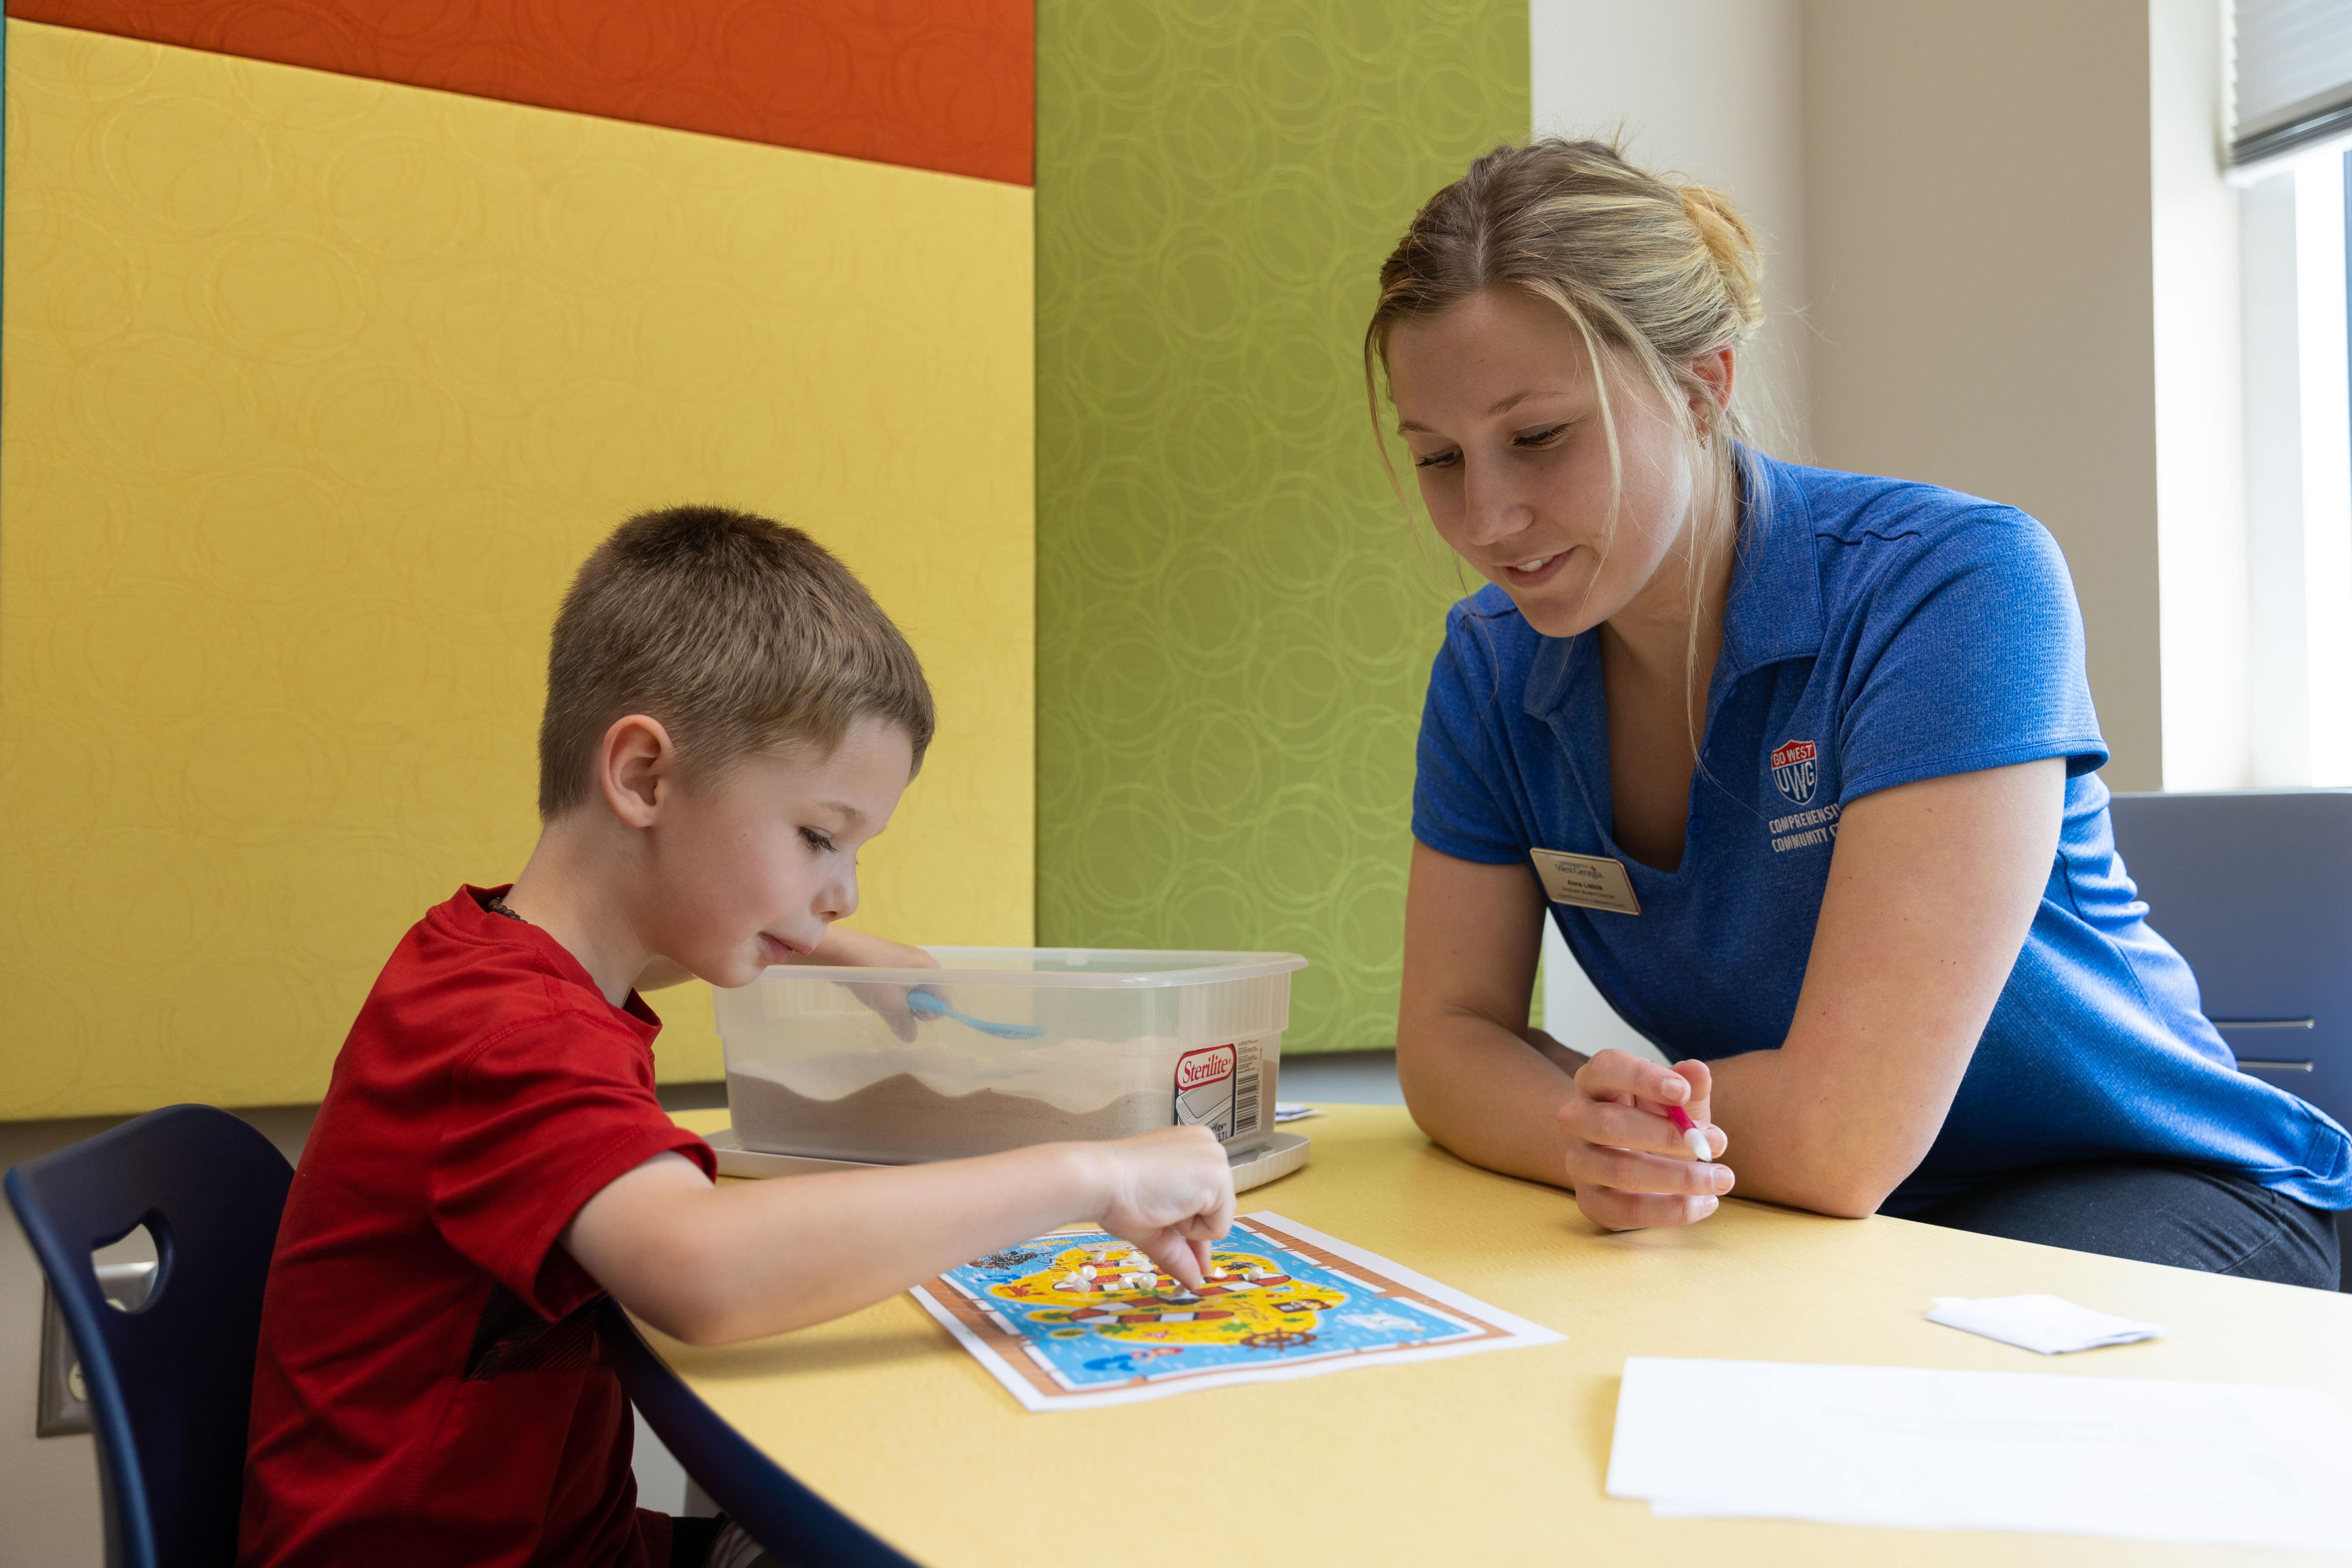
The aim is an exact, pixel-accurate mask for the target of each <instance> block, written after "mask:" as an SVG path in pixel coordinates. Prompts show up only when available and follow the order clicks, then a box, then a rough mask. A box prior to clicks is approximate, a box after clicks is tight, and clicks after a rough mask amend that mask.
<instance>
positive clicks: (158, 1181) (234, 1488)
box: [5, 1105, 294, 1568]
mask: <svg viewBox="0 0 2352 1568" xmlns="http://www.w3.org/2000/svg"><path fill="white" fill-rule="evenodd" d="M293 1175H294V1172H293V1168H292V1167H291V1166H289V1165H288V1164H287V1163H286V1157H285V1156H284V1155H283V1154H280V1153H279V1152H278V1150H277V1147H276V1146H275V1145H274V1144H272V1143H271V1142H269V1140H268V1139H267V1138H265V1137H263V1136H262V1135H261V1134H260V1133H259V1132H257V1131H255V1130H254V1129H253V1128H252V1127H251V1126H249V1125H247V1123H246V1122H244V1121H239V1120H238V1119H237V1118H236V1117H234V1116H232V1115H230V1114H229V1113H228V1112H226V1111H225V1110H214V1109H213V1108H212V1107H210V1106H205V1105H173V1106H168V1107H166V1108H165V1109H163V1110H154V1111H150V1112H148V1113H147V1114H146V1115H144V1116H141V1117H138V1118H135V1119H133V1120H132V1121H126V1122H124V1123H122V1124H121V1126H119V1127H114V1128H110V1129H109V1130H108V1131H104V1132H101V1133H100V1134H98V1135H97V1136H96V1137H94V1138H88V1139H84V1140H83V1141H82V1142H79V1143H76V1144H73V1145H71V1146H70V1147H68V1148H64V1149H60V1150H58V1151H57V1152H54V1153H51V1154H46V1155H43V1156H42V1157H40V1158H39V1159H35V1160H27V1161H26V1162H25V1163H23V1164H21V1165H18V1166H16V1167H15V1168H14V1169H12V1170H10V1171H9V1172H8V1173H7V1178H6V1182H5V1186H6V1190H7V1194H8V1203H9V1206H10V1207H12V1208H13V1209H15V1210H16V1219H17V1222H18V1223H19V1224H20V1225H22V1226H24V1228H25V1235H26V1237H27V1238H28V1239H29V1240H30V1241H31V1243H32V1246H33V1253H34V1256H35V1257H36V1258H38V1259H39V1260H40V1265H41V1268H42V1271H43V1272H44V1273H46V1274H47V1276H48V1279H49V1288H50V1289H51V1290H53V1291H54V1292H55V1293H56V1295H57V1299H58V1310H59V1311H60V1313H61V1314H62V1315H63V1317H64V1319H65V1321H66V1326H67V1328H68V1330H69V1331H71V1333H72V1335H73V1342H74V1350H75V1352H76V1353H77V1354H78V1355H79V1357H80V1360H81V1370H82V1379H83V1382H84V1384H86V1385H87V1387H88V1389H89V1409H90V1421H91V1425H92V1426H93V1427H94V1428H95V1429H96V1433H97V1437H98V1471H99V1485H100V1491H101V1493H102V1495H103V1499H104V1504H105V1510H106V1560H107V1563H109V1565H110V1568H199V1565H203V1568H211V1565H214V1564H218V1565H219V1568H230V1565H231V1564H233V1563H235V1561H236V1527H237V1505H238V1501H239V1499H240V1497H241V1495H242V1492H243V1483H244V1475H245V1446H246V1422H247V1415H249V1413H250V1411H251V1407H252V1399H253V1365H254V1355H255V1351H256V1347H257V1344H258V1342H259V1340H260V1333H261V1297H262V1289H263V1287H264V1286H265V1285H266V1284H267V1282H268V1277H269V1258H270V1253H271V1251H272V1250H273V1249H274V1248H275V1247H276V1245H277V1240H278V1218H279V1216H280V1215H282V1214H283V1213H284V1211H285V1207H286V1193H287V1189H288V1187H289V1185H290V1184H291V1183H292V1181H293ZM142 1225H143V1226H146V1227H147V1228H148V1229H149V1230H150V1231H151V1232H152V1234H153V1236H154V1238H155V1252H156V1268H155V1277H154V1280H153V1283H152V1285H151V1286H150V1287H149V1288H148V1291H147V1296H146V1300H144V1301H143V1302H142V1303H141V1304H140V1305H139V1307H138V1308H137V1309H136V1310H123V1309H122V1308H121V1307H118V1306H115V1305H113V1304H112V1303H110V1302H109V1300H107V1298H106V1295H105V1292H104V1291H103V1290H102V1289H101V1288H100V1282H99V1278H98V1272H97V1269H96V1268H95V1267H94V1265H93V1263H92V1261H91V1258H90V1254H91V1253H92V1252H93V1251H95V1250H96V1249H97V1248H99V1247H105V1246H109V1245H110V1244H112V1243H114V1242H116V1241H120V1240H121V1239H122V1238H123V1237H126V1236H129V1235H130V1234H131V1232H132V1231H134V1230H136V1229H138V1228H139V1227H140V1226H142Z"/></svg>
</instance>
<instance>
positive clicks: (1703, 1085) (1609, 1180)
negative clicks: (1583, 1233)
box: [1559, 1047, 1732, 1230]
mask: <svg viewBox="0 0 2352 1568" xmlns="http://www.w3.org/2000/svg"><path fill="white" fill-rule="evenodd" d="M1575 1081H1576V1092H1575V1093H1574V1094H1572V1095H1571V1096H1570V1098H1569V1099H1568V1100H1567V1102H1566V1103H1564V1104H1563V1105H1561V1106H1560V1108H1559V1124H1560V1129H1561V1131H1564V1132H1566V1133H1567V1134H1568V1184H1569V1185H1570V1186H1571V1187H1573V1188H1574V1189H1575V1190H1576V1206H1577V1207H1578V1208H1580V1209H1582V1210H1583V1211H1584V1214H1585V1217H1587V1218H1588V1219H1591V1221H1592V1222H1593V1223H1594V1224H1596V1225H1602V1226H1608V1227H1609V1228H1610V1229H1611V1230H1635V1229H1639V1228H1642V1227H1643V1226H1660V1225H1695V1224H1696V1223H1697V1222H1698V1221H1700V1220H1703V1219H1705V1218H1706V1216H1707V1215H1711V1214H1713V1213H1714V1212H1715V1211H1716V1208H1717V1205H1718V1204H1719V1202H1720V1200H1721V1198H1722V1194H1725V1193H1727V1192H1729V1191H1730V1190H1731V1184H1732V1174H1731V1167H1730V1166H1728V1165H1723V1164H1717V1163H1711V1162H1710V1163H1700V1162H1699V1161H1697V1160H1696V1159H1694V1158H1693V1157H1692V1155H1691V1151H1690V1149H1689V1148H1688V1147H1687V1146H1686V1145H1685V1142H1684V1141H1683V1134H1682V1130H1681V1129H1680V1128H1678V1127H1676V1126H1675V1123H1674V1120H1673V1118H1672V1117H1671V1116H1670V1115H1669V1113H1668V1108H1669V1107H1673V1106H1679V1107H1681V1108H1682V1111H1683V1114H1685V1116H1687V1117H1689V1118H1690V1120H1691V1121H1693V1122H1694V1123H1695V1124H1696V1126H1697V1127H1698V1128H1699V1130H1700V1131H1702V1132H1704V1133H1705V1134H1706V1141H1707V1147H1708V1148H1709V1149H1710V1150H1711V1151H1712V1152H1713V1155H1714V1159H1715V1160H1718V1161H1719V1160H1721V1159H1722V1158H1723V1152H1724V1151H1725V1150H1726V1149H1727V1148H1728V1147H1729V1146H1730V1143H1731V1140H1730V1138H1729V1136H1728V1135H1727V1134H1726V1133H1725V1132H1724V1131H1723V1129H1721V1128H1720V1127H1717V1126H1714V1125H1712V1124H1710V1123H1709V1121H1708V1120H1707V1113H1708V1109H1709V1108H1708V1103H1707V1101H1708V1098H1709V1096H1710V1095H1711V1094H1712V1093H1713V1091H1714V1087H1715V1082H1714V1079H1713V1077H1712V1075H1711V1074H1709V1072H1708V1071H1707V1066H1706V1063H1705V1062H1703V1061H1697V1060H1692V1061H1685V1062H1676V1063H1675V1065H1674V1066H1673V1067H1670V1068H1669V1067H1661V1066H1660V1065H1659V1064H1658V1063H1656V1062H1654V1061H1649V1060H1645V1059H1644V1058H1641V1057H1637V1056H1635V1055H1633V1053H1632V1052H1631V1051H1621V1050H1617V1049H1615V1048H1613V1047H1612V1048H1611V1049H1608V1050H1604V1051H1601V1052H1598V1053H1596V1054H1595V1055H1594V1056H1593V1057H1592V1058H1591V1059H1590V1060H1589V1061H1587V1062H1586V1063H1585V1064H1584V1065H1583V1066H1582V1067H1581V1068H1578V1069H1577V1072H1576V1079H1575Z"/></svg>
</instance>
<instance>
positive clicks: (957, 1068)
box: [715, 947, 1307, 1165]
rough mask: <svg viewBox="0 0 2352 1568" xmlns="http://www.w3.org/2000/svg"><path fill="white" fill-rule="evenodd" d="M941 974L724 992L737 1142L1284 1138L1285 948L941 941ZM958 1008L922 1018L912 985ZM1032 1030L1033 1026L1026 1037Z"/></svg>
mask: <svg viewBox="0 0 2352 1568" xmlns="http://www.w3.org/2000/svg"><path fill="white" fill-rule="evenodd" d="M928 951H929V952H931V953H932V955H933V956H935V957H936V958H938V959H939V961H940V966H941V967H940V968H938V969H847V968H824V967H817V966H814V965H806V964H796V965H791V966H780V967H777V968H774V969H771V970H769V971H768V972H767V973H764V974H762V975H761V977H760V978H759V979H757V980H755V981H753V982H752V983H751V984H749V985H745V986H741V987H739V988H737V989H735V990H731V991H719V992H717V993H715V994H716V996H717V997H718V1004H719V1038H720V1040H721V1041H722V1042H723V1043H724V1044H725V1046H726V1048H727V1104H728V1110H729V1113H730V1119H731V1120H732V1121H733V1123H734V1132H735V1138H736V1140H737V1142H740V1144H741V1145H742V1146H743V1147H744V1148H746V1149H751V1150H758V1151H761V1152H766V1153H775V1154H800V1155H807V1156H813V1157H815V1158H819V1159H827V1160H861V1161H868V1162H873V1163H881V1164H893V1165H897V1164H911V1163H917V1162H919V1161H925V1160H951V1159H958V1158H961V1157H962V1156H964V1155H967V1154H992V1153H995V1152H998V1151H1000V1150H1003V1149H1017V1148H1020V1147H1022V1146H1023V1145H1024V1144H1030V1143H1047V1142H1058V1141H1061V1140H1065V1139H1098V1138H1124V1137H1126V1136H1128V1135H1129V1134H1130V1133H1136V1132H1149V1131H1152V1130H1153V1129H1155V1128H1160V1127H1169V1126H1176V1125H1198V1126H1206V1127H1209V1128H1211V1129H1213V1131H1215V1132H1216V1134H1217V1136H1218V1138H1219V1139H1220V1140H1221V1141H1223V1143H1224V1145H1225V1147H1226V1148H1227V1149H1229V1150H1233V1151H1234V1152H1240V1151H1244V1150H1248V1149H1253V1148H1255V1147H1257V1146H1259V1145H1261V1144H1263V1143H1264V1142H1265V1141H1266V1140H1267V1138H1268V1137H1270V1136H1271V1135H1272V1133H1273V1131H1274V1101H1275V1091H1276V1087H1277V1084H1278V1081H1279V1079H1280V1076H1281V1070H1282V1031H1283V1029H1284V1028H1285V1027H1286V1026H1287V1025H1288V1024H1289V1022H1290V976H1291V974H1292V973H1293V972H1294V971H1297V970H1300V969H1304V968H1305V967H1307V961H1306V960H1305V959H1303V958H1300V957H1299V956H1297V954H1296V953H1288V952H1140V951H1124V952H1122V951H1107V950H1103V949H1076V948H1016V947H935V948H931V949H929V950H928ZM913 991H922V992H927V993H929V996H930V997H932V998H936V1003H933V1002H929V1001H919V1002H918V1003H917V1004H915V1005H917V1006H921V1007H922V1008H924V1010H926V1011H928V1012H933V1013H936V1012H937V1011H938V1010H939V1007H940V1006H942V1005H943V1006H945V1007H948V1008H952V1009H953V1010H954V1011H955V1012H957V1013H961V1014H962V1015H964V1016H966V1017H969V1018H971V1019H974V1020H977V1021H978V1022H979V1023H980V1024H982V1025H988V1026H995V1027H997V1028H998V1029H1000V1030H1003V1031H1004V1032H1007V1033H1012V1032H1018V1033H1019V1034H1021V1035H1022V1036H1023V1037H1020V1038H1000V1037H997V1036H995V1035H992V1034H990V1033H988V1032H986V1031H985V1030H984V1029H982V1028H981V1027H975V1026H973V1025H972V1024H970V1023H965V1022H962V1021H960V1020H959V1019H957V1018H954V1017H950V1016H933V1017H928V1018H919V1019H914V1020H913V1024H912V1026H913V1029H914V1036H915V1037H914V1039H913V1041H912V1042H911V1043H910V1042H908V1041H907V1040H904V1039H901V1038H900V1037H899V1036H898V1030H897V1028H895V1027H894V1026H893V1022H892V1020H893V1019H894V1018H895V1019H899V1020H905V1019H908V1018H910V1017H911V1016H912V1014H911V1011H910V1007H909V1004H908V993H909V992H913ZM1033 1031H1034V1032H1033Z"/></svg>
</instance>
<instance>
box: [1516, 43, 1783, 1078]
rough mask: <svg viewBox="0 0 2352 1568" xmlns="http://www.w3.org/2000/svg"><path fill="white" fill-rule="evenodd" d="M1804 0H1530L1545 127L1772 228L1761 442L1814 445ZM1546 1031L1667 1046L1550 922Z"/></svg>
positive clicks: (1540, 123)
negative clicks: (1606, 992) (1602, 147)
mask: <svg viewBox="0 0 2352 1568" xmlns="http://www.w3.org/2000/svg"><path fill="white" fill-rule="evenodd" d="M1800 9H1801V8H1800V6H1799V5H1798V3H1797V0H1645V3H1643V4H1640V5H1624V4H1622V3H1620V4H1608V3H1605V0H1530V4H1529V5H1528V35H1529V43H1530V45H1531V48H1530V51H1529V53H1530V58H1531V62H1532V69H1531V77H1532V81H1531V87H1532V89H1533V92H1532V98H1533V108H1534V119H1535V130H1536V132H1538V134H1560V135H1570V136H1589V135H1598V136H1601V137H1604V138H1605V137H1610V136H1622V138H1623V142H1624V146H1625V150H1626V152H1627V153H1628V155H1629V156H1631V157H1632V158H1633V161H1634V162H1635V163H1639V164H1641V165H1643V167H1645V168H1650V169H1654V170H1658V171H1661V172H1672V173H1675V174H1681V175H1682V176H1684V177H1685V178H1686V179H1692V180H1696V181H1698V182H1699V183H1700V184H1707V185H1713V186H1715V187H1717V189H1719V190H1722V191H1725V192H1727V193H1728V194H1729V195H1730V196H1731V197H1732V199H1733V201H1734V202H1735V203H1736V204H1737V205H1738V207H1739V210H1740V212H1741V214H1742V216H1745V217H1746V218H1747V219H1748V223H1749V224H1750V225H1751V226H1754V227H1755V228H1756V229H1757V230H1758V232H1759V235H1760V237H1761V238H1762V242H1763V249H1764V296H1765V310H1766V322H1765V326H1764V329H1763V331H1761V332H1760V333H1759V335H1758V338H1757V341H1756V343H1755V345H1754V347H1753V348H1752V349H1751V351H1750V352H1749V353H1748V358H1747V360H1746V363H1743V364H1742V366H1741V367H1740V380H1741V387H1740V391H1739V397H1740V400H1741V402H1742V404H1743V405H1744V408H1743V412H1744V413H1745V414H1746V416H1747V417H1748V422H1749V425H1750V426H1751V428H1753V429H1754V431H1755V432H1756V435H1757V437H1758V440H1759V445H1761V446H1763V447H1765V449H1766V450H1768V451H1770V452H1772V453H1774V454H1775V455H1777V456H1780V457H1784V458H1797V459H1799V460H1804V459H1806V458H1810V457H1811V451H1812V447H1811V440H1810V439H1809V433H1808V424H1809V420H1810V416H1811V407H1812V386H1811V336H1810V332H1809V330H1808V327H1807V324H1806V319H1805V307H1806V300H1807V297H1808V296H1807V293H1806V245H1805V169H1804V115H1803V104H1802V99H1801V92H1802V87H1803V70H1802V65H1803V58H1802V47H1801V46H1802V31H1801V26H1800V20H1801V18H1800ZM1543 984H1544V994H1543V1018H1544V1029H1545V1032H1546V1033H1548V1034H1549V1035H1550V1036H1551V1037H1553V1038H1554V1039H1557V1040H1559V1042H1560V1043H1561V1044H1563V1045H1566V1046H1569V1047H1571V1048H1573V1049H1576V1050H1580V1051H1588V1052H1590V1051H1595V1050H1599V1049H1601V1047H1604V1046H1617V1047H1622V1048H1623V1049H1626V1050H1630V1051H1633V1052H1634V1053H1635V1054H1636V1055H1640V1056H1647V1057H1652V1058H1655V1057H1657V1055H1658V1051H1657V1049H1656V1047H1653V1046H1652V1045H1651V1044H1650V1043H1649V1042H1648V1041H1647V1040H1644V1039H1643V1037H1641V1036H1639V1035H1637V1034H1635V1033H1634V1032H1633V1029H1632V1028H1631V1027H1630V1026H1627V1024H1626V1023H1625V1021H1624V1020H1623V1019H1622V1018H1620V1017H1618V1016H1617V1014H1616V1011H1615V1010H1614V1009H1613V1008H1612V1007H1611V1006H1610V1005H1609V1004H1608V1003H1606V1002H1605V1001H1603V1000H1601V994H1600V993H1599V992H1597V991H1595V990H1594V989H1593V988H1592V984H1591V981H1589V980H1587V979H1585V977H1584V971H1583V970H1582V969H1581V968H1580V967H1579V966H1578V964H1577V963H1576V960H1575V959H1574V958H1572V957H1570V954H1569V952H1568V949H1567V947H1566V945H1565V944H1563V943H1562V942H1561V941H1560V939H1559V931H1557V930H1556V929H1555V928H1554V927H1553V926H1552V924H1551V922H1550V921H1545V922H1544V964H1543Z"/></svg>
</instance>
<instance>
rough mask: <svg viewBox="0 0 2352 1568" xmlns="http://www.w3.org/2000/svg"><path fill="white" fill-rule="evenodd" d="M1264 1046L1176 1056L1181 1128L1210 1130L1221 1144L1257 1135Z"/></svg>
mask: <svg viewBox="0 0 2352 1568" xmlns="http://www.w3.org/2000/svg"><path fill="white" fill-rule="evenodd" d="M1258 1079H1259V1073H1258V1043H1257V1042H1256V1041H1255V1040H1239V1041H1236V1042H1234V1044H1232V1045H1229V1046H1207V1047H1202V1049H1200V1050H1197V1051H1186V1052H1185V1053H1184V1054H1183V1055H1182V1056H1181V1057H1179V1058H1176V1125H1177V1126H1179V1127H1205V1128H1207V1129H1209V1131H1212V1132H1213V1133H1215V1134H1216V1135H1217V1138H1218V1140H1219V1141H1220V1142H1223V1141H1224V1140H1227V1139H1231V1138H1236V1137H1239V1136H1240V1135H1241V1134H1243V1133H1244V1132H1255V1131H1257V1119H1258V1116H1259V1106H1260V1101H1259V1098H1258Z"/></svg>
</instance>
